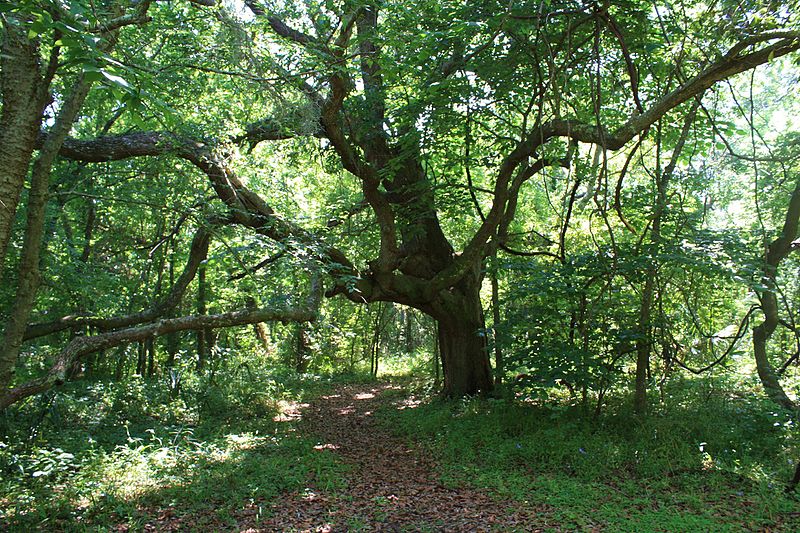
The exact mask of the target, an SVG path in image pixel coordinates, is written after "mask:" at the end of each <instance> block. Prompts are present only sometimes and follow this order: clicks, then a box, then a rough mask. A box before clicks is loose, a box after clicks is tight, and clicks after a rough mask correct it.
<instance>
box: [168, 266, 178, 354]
mask: <svg viewBox="0 0 800 533" xmlns="http://www.w3.org/2000/svg"><path fill="white" fill-rule="evenodd" d="M169 286H170V287H174V286H175V253H174V251H173V253H171V254H170V256H169ZM177 313H178V314H180V309H178V311H177ZM175 315H176V312H175V309H174V308H172V309H170V312H169V313H168V318H173V317H174V316H175ZM166 344H167V363H166V367H167V368H172V367H174V366H175V356H176V355H177V354H178V349H179V344H180V338H179V334H178V333H170V334H169V335H167V339H166Z"/></svg>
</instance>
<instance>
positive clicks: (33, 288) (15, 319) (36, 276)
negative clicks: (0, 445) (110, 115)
mask: <svg viewBox="0 0 800 533" xmlns="http://www.w3.org/2000/svg"><path fill="white" fill-rule="evenodd" d="M90 87H91V83H89V82H87V81H85V80H84V78H83V76H82V75H81V76H79V78H78V80H77V82H76V83H75V85H74V87H73V89H72V92H71V94H70V95H69V97H68V98H67V99H66V101H65V102H64V103H63V107H62V108H61V110H60V111H59V113H58V117H57V118H56V122H55V125H54V126H53V132H52V133H51V134H50V135H48V137H47V141H45V143H44V146H43V147H42V148H41V150H40V151H39V157H37V158H36V161H35V162H34V164H33V171H32V173H31V190H30V193H29V195H28V218H27V225H26V227H25V237H24V241H23V247H22V257H21V259H20V264H19V269H18V270H19V275H18V279H17V291H16V295H15V302H14V308H13V309H12V312H11V317H10V320H9V321H8V324H6V327H5V330H4V332H3V348H2V350H0V389H4V388H6V387H7V386H8V384H9V383H10V381H11V377H12V375H13V372H14V366H15V365H16V361H17V356H18V355H19V350H20V347H21V346H22V339H23V338H24V336H25V330H26V329H27V326H28V318H29V317H30V314H31V310H32V309H33V304H34V302H35V299H36V292H37V291H38V289H39V281H40V272H39V256H40V253H41V248H42V237H43V235H44V223H45V211H46V208H47V200H48V198H49V184H50V171H51V169H52V167H53V162H54V161H55V158H56V156H57V155H58V152H59V150H60V149H61V145H62V144H63V142H64V139H66V138H67V134H68V133H69V131H70V129H72V123H73V122H74V121H75V119H76V118H77V116H78V112H79V111H80V108H81V106H83V101H84V99H85V98H86V95H87V94H88V93H89V88H90Z"/></svg>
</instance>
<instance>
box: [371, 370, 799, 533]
mask: <svg viewBox="0 0 800 533" xmlns="http://www.w3.org/2000/svg"><path fill="white" fill-rule="evenodd" d="M730 388H731V383H728V382H725V381H724V380H719V379H697V380H683V381H677V380H676V382H674V383H672V384H671V385H670V387H669V388H668V389H667V390H665V400H664V404H663V406H662V407H661V408H660V409H659V410H658V412H656V413H654V414H653V416H651V417H648V418H645V419H639V418H634V417H632V416H631V414H630V412H629V411H628V410H627V409H626V408H620V407H617V406H616V405H615V407H614V410H613V411H614V412H613V413H611V414H606V415H603V416H600V417H597V418H595V417H591V416H589V415H588V414H587V413H586V412H584V411H582V410H581V409H580V408H576V407H569V406H566V405H563V404H553V403H550V404H549V405H548V404H541V403H530V402H519V401H517V400H510V399H500V400H498V399H483V400H482V399H477V398H473V399H465V400H461V401H457V402H455V401H453V402H443V401H429V402H427V403H423V404H421V405H420V406H418V407H416V408H413V409H403V410H389V409H387V410H385V411H383V412H382V413H381V414H382V417H383V420H384V423H385V424H386V425H387V427H391V428H393V430H394V431H396V432H397V433H398V434H399V435H404V436H407V437H408V438H409V440H410V441H412V442H417V443H420V442H422V443H425V444H424V446H425V447H426V448H427V449H429V450H430V452H431V453H432V454H433V455H434V456H435V457H436V458H438V459H439V461H440V462H441V466H440V474H441V476H442V480H443V481H444V482H445V483H450V484H454V485H461V484H464V483H466V484H470V485H474V486H477V487H484V488H490V489H492V490H494V491H496V492H497V493H498V494H499V495H501V496H503V497H511V498H514V499H517V500H519V501H524V502H527V503H529V504H531V505H534V506H536V507H537V508H540V509H541V510H542V512H543V513H544V514H545V515H546V516H548V517H549V518H548V519H549V520H552V521H553V523H556V524H559V525H560V527H564V528H568V529H570V528H588V527H601V528H603V529H606V528H608V529H612V530H625V531H633V530H636V531H651V530H681V531H708V530H714V531H740V530H751V529H760V528H764V527H780V528H783V529H786V530H791V529H793V528H796V527H797V526H798V525H800V523H799V522H798V521H797V517H796V509H797V504H796V502H795V501H794V500H793V499H792V498H787V497H785V496H784V495H783V487H784V484H785V482H786V481H788V479H790V478H791V475H792V472H793V465H794V464H795V463H796V461H797V454H798V453H800V433H798V430H797V427H796V423H795V421H794V420H793V418H792V417H791V416H790V415H789V414H787V413H785V412H776V411H774V409H773V408H772V406H771V405H770V404H769V403H768V402H766V401H764V400H757V399H755V397H754V396H753V395H751V394H745V395H731V393H730Z"/></svg>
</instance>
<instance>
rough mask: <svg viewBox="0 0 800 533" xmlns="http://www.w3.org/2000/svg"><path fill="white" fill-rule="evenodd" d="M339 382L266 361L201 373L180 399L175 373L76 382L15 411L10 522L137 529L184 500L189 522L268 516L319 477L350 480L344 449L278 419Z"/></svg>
mask: <svg viewBox="0 0 800 533" xmlns="http://www.w3.org/2000/svg"><path fill="white" fill-rule="evenodd" d="M300 379H302V381H300ZM328 386H329V385H328V382H326V381H321V380H319V379H318V378H317V379H313V378H310V377H302V378H301V377H299V376H295V375H293V374H291V373H280V372H267V371H264V370H263V369H258V370H250V371H249V373H247V374H246V375H244V376H243V375H242V372H238V371H232V372H231V373H230V374H224V375H222V374H218V375H217V376H216V377H215V379H214V380H213V382H212V381H211V380H210V379H209V378H208V377H205V378H196V377H195V378H193V377H189V378H188V379H187V380H186V381H185V382H184V388H183V392H182V394H181V395H180V397H178V398H171V396H170V391H169V389H168V387H167V385H166V384H165V382H164V380H163V379H159V380H150V381H147V380H143V379H141V378H139V377H134V378H130V379H128V380H124V381H122V382H120V383H110V382H94V383H92V384H87V383H85V382H78V383H75V384H74V385H73V386H71V387H68V388H67V389H65V390H62V391H59V392H58V393H53V394H51V395H49V396H48V397H46V398H43V399H41V400H40V401H35V402H30V403H29V404H28V405H26V406H24V408H22V409H20V410H18V411H14V412H13V413H7V414H6V415H5V417H4V419H3V421H2V422H3V435H4V436H3V438H2V442H0V471H2V473H3V474H2V481H1V482H0V501H2V502H3V505H2V515H0V521H2V522H3V523H4V524H6V525H7V526H8V527H12V528H15V529H18V530H32V529H41V528H45V529H58V530H84V529H104V528H110V527H116V526H117V525H122V524H125V525H127V526H128V527H134V528H135V527H138V525H139V524H141V522H140V520H142V519H143V518H144V517H146V516H152V512H153V510H154V509H163V508H172V509H173V510H174V513H175V516H178V517H183V519H184V520H185V523H186V524H188V526H187V527H196V528H203V527H212V528H213V527H219V524H220V522H218V520H220V519H223V518H224V516H225V515H227V516H229V517H230V516H232V515H233V514H235V513H236V512H238V511H242V510H243V509H244V508H245V507H247V506H248V505H250V506H255V508H256V509H259V513H262V516H263V513H265V512H266V511H267V509H268V506H269V502H270V501H272V500H273V499H274V498H276V497H278V496H279V495H280V494H281V493H282V492H283V491H287V490H300V489H302V488H303V487H305V486H306V485H307V483H309V481H310V480H311V479H312V478H313V479H314V482H315V483H316V484H317V485H318V486H320V487H321V488H325V489H333V488H336V487H339V486H340V484H341V480H342V474H343V469H342V467H341V466H340V465H338V464H337V463H336V460H335V459H334V457H332V456H331V455H330V454H329V452H326V451H318V450H314V449H313V446H314V444H315V443H314V442H312V441H310V440H307V439H306V438H305V437H300V436H299V435H298V434H297V432H296V428H295V427H294V423H293V422H291V421H282V422H276V421H273V418H275V417H276V416H278V415H280V414H281V413H282V412H285V411H287V410H290V409H294V408H295V407H294V406H295V405H296V404H297V403H300V402H302V401H303V399H304V398H307V397H308V395H309V394H319V393H320V391H322V390H324V389H325V388H326V387H328ZM275 419H276V420H290V419H287V418H286V417H283V418H275ZM221 517H222V518H221ZM222 523H225V521H224V520H223V522H222Z"/></svg>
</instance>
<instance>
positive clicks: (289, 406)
mask: <svg viewBox="0 0 800 533" xmlns="http://www.w3.org/2000/svg"><path fill="white" fill-rule="evenodd" d="M277 407H278V414H277V415H275V416H273V417H272V421H273V422H290V421H292V420H299V419H300V418H302V417H303V413H302V411H303V409H305V408H306V407H308V404H307V403H300V402H287V401H286V400H281V401H279V402H278V405H277Z"/></svg>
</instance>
